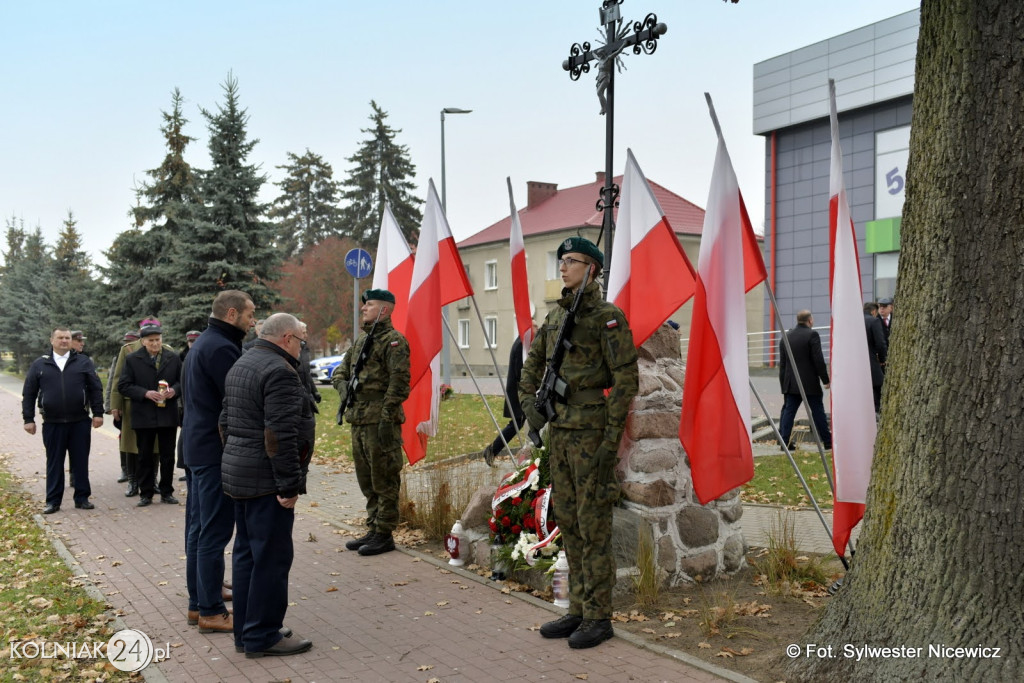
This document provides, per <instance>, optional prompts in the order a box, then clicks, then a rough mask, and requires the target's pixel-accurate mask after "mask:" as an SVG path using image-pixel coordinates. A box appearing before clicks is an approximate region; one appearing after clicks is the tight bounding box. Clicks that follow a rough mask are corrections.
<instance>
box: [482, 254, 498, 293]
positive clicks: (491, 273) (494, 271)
mask: <svg viewBox="0 0 1024 683" xmlns="http://www.w3.org/2000/svg"><path fill="white" fill-rule="evenodd" d="M497 288H498V262H497V261H488V262H487V263H485V264H484V289H485V290H487V289H497Z"/></svg>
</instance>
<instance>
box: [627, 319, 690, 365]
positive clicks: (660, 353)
mask: <svg viewBox="0 0 1024 683" xmlns="http://www.w3.org/2000/svg"><path fill="white" fill-rule="evenodd" d="M637 354H638V355H639V357H640V358H641V359H644V360H657V359H658V358H675V359H677V360H679V359H681V358H682V353H681V351H680V349H679V333H678V332H676V331H675V330H674V329H672V328H671V327H669V326H668V325H662V326H661V327H659V328H658V329H657V330H655V331H654V334H652V335H651V336H650V337H649V338H648V339H647V341H645V342H644V343H643V344H642V345H641V346H640V348H639V349H637Z"/></svg>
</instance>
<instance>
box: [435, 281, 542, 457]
mask: <svg viewBox="0 0 1024 683" xmlns="http://www.w3.org/2000/svg"><path fill="white" fill-rule="evenodd" d="M469 298H470V300H471V301H472V302H473V308H474V309H475V310H476V319H477V320H479V321H480V329H481V330H483V332H484V340H485V341H487V351H488V352H489V353H490V354H491V363H493V364H494V376H495V377H497V378H498V382H499V383H500V384H501V395H502V396H504V397H505V403H506V404H507V405H509V406H510V407H511V405H512V402H511V401H510V400H508V390H507V389H506V388H505V379H504V378H503V377H502V376H501V370H499V369H498V358H497V357H496V356H495V355H494V347H493V346H491V341H490V340H489V339H487V325H485V324H484V316H483V313H481V312H480V306H479V305H478V304H477V303H476V295H474V294H470V295H469ZM448 331H449V332H451V330H448ZM494 341H495V342H497V341H498V340H497V339H495V340H494ZM459 355H462V352H461V351H460V352H459ZM462 362H463V363H466V359H465V357H463V359H462ZM466 369H467V370H468V369H469V364H468V363H466ZM472 374H473V373H472V372H471V373H470V375H472ZM482 395H483V394H481V396H482ZM508 412H509V413H514V412H515V411H514V410H509V411H508ZM512 424H514V425H515V426H516V437H517V438H518V439H519V447H520V448H522V447H523V446H524V445H525V444H524V443H523V435H522V434H520V432H521V431H522V430H521V429H520V425H519V420H517V419H516V416H515V415H512ZM495 426H497V425H495ZM498 431H499V432H500V431H501V427H498ZM504 440H505V439H504V437H502V441H504ZM505 446H506V447H507V446H508V443H507V442H506V444H505ZM511 452H512V449H511V448H509V453H511Z"/></svg>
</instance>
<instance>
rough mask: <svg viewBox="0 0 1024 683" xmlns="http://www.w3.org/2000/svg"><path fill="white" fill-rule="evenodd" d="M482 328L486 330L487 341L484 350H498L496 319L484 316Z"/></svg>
mask: <svg viewBox="0 0 1024 683" xmlns="http://www.w3.org/2000/svg"><path fill="white" fill-rule="evenodd" d="M484 326H485V327H486V328H487V339H486V345H485V346H484V348H485V349H487V348H491V349H496V348H498V341H497V340H498V319H497V318H495V317H493V316H485V317H484Z"/></svg>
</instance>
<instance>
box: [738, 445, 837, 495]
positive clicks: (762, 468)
mask: <svg viewBox="0 0 1024 683" xmlns="http://www.w3.org/2000/svg"><path fill="white" fill-rule="evenodd" d="M826 455H827V454H826ZM793 457H794V459H796V462H797V465H798V466H799V467H800V471H801V472H802V473H803V475H804V479H805V480H806V481H807V485H808V486H810V487H811V493H813V494H814V498H815V500H817V501H818V505H819V506H820V507H821V508H822V509H824V508H830V509H831V507H832V491H831V489H829V486H828V478H827V477H826V476H825V470H824V468H823V467H822V464H821V457H820V456H819V455H818V453H817V452H816V451H813V452H805V451H798V452H797V453H795V454H794V455H793ZM742 496H743V500H744V501H745V502H748V503H765V504H770V505H791V506H799V507H810V506H811V502H810V501H809V500H808V499H807V494H806V493H804V488H803V486H801V485H800V480H799V479H798V478H797V476H796V473H795V472H794V471H793V466H792V465H790V463H789V459H788V458H786V456H785V455H784V454H779V455H763V456H759V457H756V458H754V478H753V479H751V480H750V482H748V483H747V484H746V485H744V487H743V491H742Z"/></svg>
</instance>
